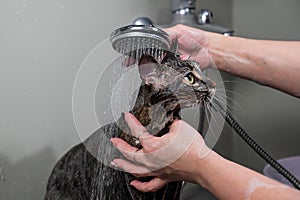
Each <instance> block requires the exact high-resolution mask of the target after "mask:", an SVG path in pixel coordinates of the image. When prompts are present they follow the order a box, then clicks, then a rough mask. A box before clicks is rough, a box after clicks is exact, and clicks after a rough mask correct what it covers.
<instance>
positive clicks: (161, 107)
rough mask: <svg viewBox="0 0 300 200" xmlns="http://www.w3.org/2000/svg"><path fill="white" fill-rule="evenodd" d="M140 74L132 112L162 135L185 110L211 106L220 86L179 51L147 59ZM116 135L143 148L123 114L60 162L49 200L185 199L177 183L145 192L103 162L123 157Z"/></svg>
mask: <svg viewBox="0 0 300 200" xmlns="http://www.w3.org/2000/svg"><path fill="white" fill-rule="evenodd" d="M139 73H140V76H141V79H142V85H141V87H140V89H139V93H138V96H137V100H136V103H135V106H134V107H133V109H132V110H131V111H130V112H131V113H132V114H134V115H135V116H136V117H137V119H138V120H139V121H140V122H141V123H142V124H143V125H144V126H146V128H147V130H148V131H149V133H152V134H154V135H157V136H161V135H163V134H165V133H167V132H168V130H169V126H170V124H171V123H172V122H173V121H174V120H175V119H180V116H179V112H180V109H182V108H186V107H192V106H195V105H200V104H205V103H208V102H209V101H210V98H211V97H212V95H213V88H214V84H213V83H212V82H211V81H210V80H208V79H206V78H205V77H203V76H202V74H200V73H201V72H199V66H198V65H197V64H196V63H194V62H191V61H184V60H181V59H180V58H179V57H177V56H176V55H175V54H174V53H168V54H167V55H166V56H165V57H164V59H163V61H162V62H161V63H158V62H157V61H156V60H155V59H154V58H152V57H151V56H148V55H143V56H142V57H141V59H140V61H139ZM112 137H120V138H123V139H124V140H126V141H128V142H129V143H130V144H131V145H134V146H137V147H139V148H141V146H140V144H139V142H138V140H137V139H136V138H134V137H133V136H131V135H130V131H129V129H128V127H127V125H126V123H125V120H124V115H122V116H121V117H120V119H119V120H118V121H117V122H115V123H112V124H108V125H105V126H103V127H101V128H100V129H98V130H97V131H95V132H94V133H93V134H92V135H91V136H90V137H89V138H87V139H86V140H85V141H84V142H83V143H80V144H78V145H76V146H74V147H73V148H72V149H71V150H69V151H68V152H67V153H66V154H65V155H64V156H63V157H62V158H61V159H60V160H59V161H58V162H57V163H56V165H55V167H54V169H53V171H52V173H51V175H50V178H49V180H48V184H47V192H46V195H45V199H46V200H58V199H72V200H77V199H78V200H79V199H80V200H84V199H101V200H124V199H126V200H127V199H128V200H154V199H156V200H173V199H174V200H176V199H179V196H180V189H181V184H182V183H181V182H171V183H169V184H167V185H166V186H165V187H163V188H161V189H160V190H158V191H157V192H151V193H142V192H140V191H138V190H136V189H135V188H134V187H132V186H131V185H130V182H131V181H132V180H134V179H136V178H135V177H133V176H132V175H131V174H128V173H125V172H122V171H119V170H115V169H113V168H111V167H108V166H107V165H105V164H102V162H103V163H110V161H111V159H112V158H120V157H122V155H120V153H119V152H118V151H117V150H116V149H115V148H114V147H113V146H112V144H111V143H110V142H109V138H112ZM95 155H97V158H95ZM100 161H102V162H100ZM149 178H151V177H149Z"/></svg>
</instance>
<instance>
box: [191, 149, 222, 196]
mask: <svg viewBox="0 0 300 200" xmlns="http://www.w3.org/2000/svg"><path fill="white" fill-rule="evenodd" d="M224 160H225V159H224V158H222V157H221V156H220V155H219V154H217V153H216V152H214V151H213V150H211V151H210V152H209V153H208V154H207V155H206V156H205V157H203V158H200V157H198V159H195V162H194V165H193V167H194V169H193V171H192V172H191V174H192V175H193V177H194V180H193V181H194V182H195V183H197V184H199V185H201V186H202V187H204V188H206V189H208V190H209V189H210V187H211V178H212V177H213V176H214V174H213V173H214V171H215V169H216V168H219V167H220V165H222V162H223V161H224Z"/></svg>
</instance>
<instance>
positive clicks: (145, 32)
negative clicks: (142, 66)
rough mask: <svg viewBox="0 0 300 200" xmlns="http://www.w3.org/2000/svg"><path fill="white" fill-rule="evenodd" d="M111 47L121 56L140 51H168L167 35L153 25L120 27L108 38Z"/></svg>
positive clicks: (168, 41)
mask: <svg viewBox="0 0 300 200" xmlns="http://www.w3.org/2000/svg"><path fill="white" fill-rule="evenodd" d="M110 42H111V44H112V47H113V48H114V49H115V50H116V51H117V52H119V53H121V54H124V55H126V54H129V53H132V52H137V51H140V50H141V49H144V50H145V49H148V50H149V49H151V50H168V49H169V48H170V38H169V35H168V34H167V33H166V32H164V31H163V30H161V29H159V28H157V27H155V26H153V25H129V26H125V27H121V28H119V29H117V30H115V31H114V32H112V34H111V36H110Z"/></svg>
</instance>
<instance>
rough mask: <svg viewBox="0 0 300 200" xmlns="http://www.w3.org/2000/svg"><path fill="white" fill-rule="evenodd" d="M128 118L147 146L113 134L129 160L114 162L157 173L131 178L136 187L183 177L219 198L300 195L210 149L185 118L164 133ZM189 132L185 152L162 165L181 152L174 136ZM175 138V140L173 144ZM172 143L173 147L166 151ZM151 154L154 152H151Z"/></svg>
mask: <svg viewBox="0 0 300 200" xmlns="http://www.w3.org/2000/svg"><path fill="white" fill-rule="evenodd" d="M125 120H126V122H127V124H128V126H129V127H130V129H131V132H132V134H133V135H134V136H138V135H139V133H143V135H142V136H141V137H140V138H139V140H140V142H141V144H142V146H143V148H142V149H140V150H139V149H137V148H136V147H133V146H130V145H129V144H127V143H126V142H125V141H123V140H122V139H120V138H112V139H111V141H112V143H113V145H114V146H115V147H116V148H118V149H119V150H120V152H121V153H122V154H123V155H124V156H125V157H126V158H127V159H128V160H123V159H114V160H113V161H112V163H111V164H112V165H113V166H114V167H118V168H120V169H123V170H125V171H127V172H129V173H132V174H133V175H134V176H136V177H146V176H154V177H155V178H153V179H152V180H151V181H149V182H141V181H139V180H134V181H132V182H131V185H132V186H133V187H135V188H136V189H138V190H140V191H142V192H153V191H156V190H158V189H159V188H161V187H162V186H164V185H165V184H166V183H168V182H170V181H177V180H183V181H188V182H193V183H197V184H200V185H201V186H202V187H204V188H206V189H207V190H209V191H210V192H211V193H213V194H214V195H215V196H216V197H217V198H218V199H224V200H227V199H228V200H236V199H243V200H257V199H274V200H277V199H278V200H279V199H280V200H282V199H289V200H293V199H299V198H300V191H298V190H296V189H293V188H291V187H288V186H285V185H283V184H281V183H279V182H277V181H274V180H272V179H270V178H268V177H265V176H263V175H261V174H259V173H257V172H255V171H253V170H250V169H248V168H246V167H243V166H241V165H239V164H236V163H234V162H231V161H229V160H227V159H225V158H223V157H222V156H220V155H218V154H217V153H216V152H214V151H212V150H210V149H209V148H208V147H207V146H206V145H205V143H204V141H203V138H202V137H201V135H200V134H199V133H198V132H197V131H196V130H195V129H193V128H192V127H191V126H190V125H188V124H187V123H186V122H184V121H182V120H178V121H175V122H174V123H173V124H172V125H171V127H170V131H169V133H168V134H166V135H164V136H162V137H155V136H152V135H151V134H149V133H147V132H143V130H145V128H144V127H143V126H142V125H141V124H140V123H139V121H138V120H137V119H136V118H135V117H134V116H133V115H132V114H130V113H126V114H125ZM187 132H188V133H189V138H190V139H191V140H192V141H191V143H190V144H189V145H188V146H187V147H188V148H187V149H186V150H185V151H184V152H183V153H182V152H180V155H178V159H177V160H176V161H175V162H172V163H170V164H169V165H161V162H160V161H163V160H164V159H165V158H166V157H167V156H166V155H168V154H170V153H171V154H172V155H174V154H176V153H177V152H178V149H177V147H178V145H180V144H178V143H176V142H175V144H174V141H175V140H174V138H176V137H179V138H180V137H181V136H182V137H184V136H185V135H186V133H187ZM192 135H193V136H192ZM172 142H173V144H172V145H169V144H170V143H172ZM168 145H169V146H171V147H173V148H168V149H166V150H165V151H163V149H164V147H165V146H168ZM149 154H151V156H148V155H149ZM132 161H133V162H132Z"/></svg>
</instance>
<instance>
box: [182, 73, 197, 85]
mask: <svg viewBox="0 0 300 200" xmlns="http://www.w3.org/2000/svg"><path fill="white" fill-rule="evenodd" d="M184 80H185V81H186V82H188V83H189V84H194V83H195V76H194V74H193V73H188V74H187V75H185V76H184Z"/></svg>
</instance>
